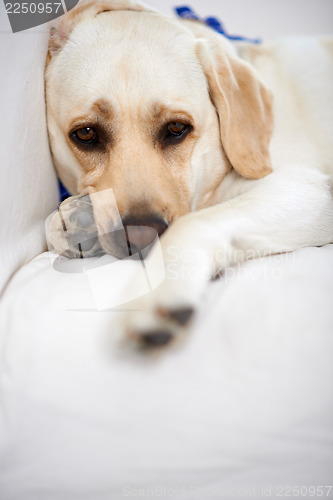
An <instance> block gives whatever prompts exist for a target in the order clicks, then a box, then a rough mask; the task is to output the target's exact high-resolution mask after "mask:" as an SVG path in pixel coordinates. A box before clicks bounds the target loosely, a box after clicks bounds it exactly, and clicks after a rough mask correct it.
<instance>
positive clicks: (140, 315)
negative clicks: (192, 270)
mask: <svg viewBox="0 0 333 500" xmlns="http://www.w3.org/2000/svg"><path fill="white" fill-rule="evenodd" d="M200 284H201V283H200ZM195 285H196V286H195ZM202 285H204V283H203V284H202ZM189 286H191V290H189ZM198 288H199V287H198V283H196V284H194V283H191V285H190V284H189V283H186V282H184V281H178V280H176V281H169V280H167V279H166V280H165V281H164V282H163V283H162V284H161V285H160V286H159V287H158V288H157V289H155V290H154V291H152V292H150V293H149V294H148V295H146V296H144V297H141V298H139V299H136V300H135V301H134V302H132V304H131V310H130V311H127V312H124V313H122V314H121V316H120V330H121V332H122V339H124V338H125V341H126V342H130V343H134V345H136V346H138V347H142V348H160V347H163V346H165V345H167V344H170V343H171V342H175V341H176V342H180V341H182V340H183V339H184V338H185V337H186V336H187V332H188V331H189V330H190V327H191V325H192V323H193V320H194V319H195V314H196V311H197V310H198V308H199V304H200V297H201V295H202V294H200V293H198V291H199V290H198ZM201 288H203V287H201Z"/></svg>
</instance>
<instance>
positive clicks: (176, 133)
mask: <svg viewBox="0 0 333 500" xmlns="http://www.w3.org/2000/svg"><path fill="white" fill-rule="evenodd" d="M191 128H192V127H191V125H188V124H187V123H183V122H170V123H168V124H167V125H166V126H165V128H164V129H163V130H162V144H163V147H167V146H173V145H177V144H179V143H180V142H182V141H183V140H184V139H185V137H186V136H187V134H188V132H189V131H190V130H191Z"/></svg>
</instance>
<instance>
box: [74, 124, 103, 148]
mask: <svg viewBox="0 0 333 500" xmlns="http://www.w3.org/2000/svg"><path fill="white" fill-rule="evenodd" d="M72 137H73V138H74V139H75V141H77V142H79V143H80V144H93V143H95V142H97V139H98V137H97V132H96V130H95V129H93V128H92V127H82V128H79V129H77V130H75V131H74V132H73V133H72Z"/></svg>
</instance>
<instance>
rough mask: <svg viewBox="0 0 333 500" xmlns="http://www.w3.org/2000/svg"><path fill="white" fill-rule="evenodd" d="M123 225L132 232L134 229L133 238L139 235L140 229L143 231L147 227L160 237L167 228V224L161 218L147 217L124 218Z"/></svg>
mask: <svg viewBox="0 0 333 500" xmlns="http://www.w3.org/2000/svg"><path fill="white" fill-rule="evenodd" d="M123 225H124V226H125V227H127V226H132V227H133V230H134V229H135V230H136V231H133V236H134V235H139V233H140V229H142V230H144V229H145V228H147V227H152V228H153V229H155V231H156V232H157V234H158V235H159V236H161V234H163V233H164V231H165V230H166V229H167V227H168V223H167V222H165V220H163V219H162V218H161V217H158V216H154V215H152V216H148V217H131V216H128V217H125V218H124V219H123Z"/></svg>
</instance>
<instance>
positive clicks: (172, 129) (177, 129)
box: [168, 122, 188, 137]
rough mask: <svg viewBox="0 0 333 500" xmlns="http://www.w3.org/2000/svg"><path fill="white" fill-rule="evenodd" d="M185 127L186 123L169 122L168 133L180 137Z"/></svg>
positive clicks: (186, 126)
mask: <svg viewBox="0 0 333 500" xmlns="http://www.w3.org/2000/svg"><path fill="white" fill-rule="evenodd" d="M187 129H188V125H186V123H181V122H171V123H169V125H168V133H169V135H171V136H174V137H181V136H182V135H183V134H184V133H185V131H186V130H187Z"/></svg>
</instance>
